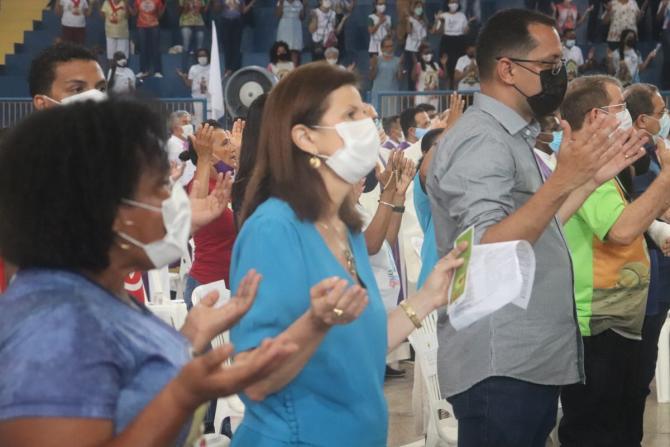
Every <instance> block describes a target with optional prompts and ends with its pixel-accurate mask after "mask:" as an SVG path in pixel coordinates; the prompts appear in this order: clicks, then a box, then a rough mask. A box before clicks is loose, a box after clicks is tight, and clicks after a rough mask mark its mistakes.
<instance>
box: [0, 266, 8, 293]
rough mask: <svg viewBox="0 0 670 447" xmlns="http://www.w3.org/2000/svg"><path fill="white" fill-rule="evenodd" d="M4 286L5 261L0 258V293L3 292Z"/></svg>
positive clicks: (5, 286) (5, 284) (5, 285)
mask: <svg viewBox="0 0 670 447" xmlns="http://www.w3.org/2000/svg"><path fill="white" fill-rule="evenodd" d="M6 288H7V283H6V278H5V263H4V262H3V261H2V259H0V293H2V292H4V291H5V289H6Z"/></svg>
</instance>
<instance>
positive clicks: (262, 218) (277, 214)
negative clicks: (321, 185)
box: [243, 197, 300, 229]
mask: <svg viewBox="0 0 670 447" xmlns="http://www.w3.org/2000/svg"><path fill="white" fill-rule="evenodd" d="M299 222H300V220H299V219H298V216H296V214H295V212H294V211H293V209H292V208H291V206H290V205H289V204H288V203H287V202H285V201H284V200H281V199H278V198H276V197H271V198H269V199H267V200H266V201H265V202H263V203H262V204H261V205H259V206H258V208H256V210H255V211H254V212H253V214H252V215H251V216H249V219H247V221H246V222H245V223H244V225H243V229H244V228H251V227H271V228H277V227H285V228H286V227H288V226H293V225H296V224H298V223H299Z"/></svg>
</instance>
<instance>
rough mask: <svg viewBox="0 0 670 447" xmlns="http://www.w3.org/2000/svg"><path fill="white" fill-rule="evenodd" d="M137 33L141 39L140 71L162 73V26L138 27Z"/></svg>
mask: <svg viewBox="0 0 670 447" xmlns="http://www.w3.org/2000/svg"><path fill="white" fill-rule="evenodd" d="M137 35H138V37H139V41H140V71H141V72H142V73H161V72H162V71H163V65H162V62H161V50H160V43H161V42H160V37H161V32H160V28H159V27H158V26H153V27H151V28H137Z"/></svg>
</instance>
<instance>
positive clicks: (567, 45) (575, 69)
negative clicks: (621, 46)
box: [562, 28, 596, 81]
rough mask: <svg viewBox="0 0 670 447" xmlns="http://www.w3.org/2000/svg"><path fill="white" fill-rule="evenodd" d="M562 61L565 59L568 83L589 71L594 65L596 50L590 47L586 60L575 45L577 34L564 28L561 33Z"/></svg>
mask: <svg viewBox="0 0 670 447" xmlns="http://www.w3.org/2000/svg"><path fill="white" fill-rule="evenodd" d="M562 40H563V59H565V69H566V70H567V72H568V81H572V80H573V79H576V78H577V77H578V76H579V75H580V74H583V72H584V71H586V70H590V69H591V68H593V67H594V66H595V65H596V60H595V58H596V48H595V46H594V47H591V49H590V50H589V54H588V57H587V59H586V60H584V53H583V52H582V49H581V48H579V46H578V45H577V33H576V32H575V30H574V29H571V28H566V29H565V31H563V39H562Z"/></svg>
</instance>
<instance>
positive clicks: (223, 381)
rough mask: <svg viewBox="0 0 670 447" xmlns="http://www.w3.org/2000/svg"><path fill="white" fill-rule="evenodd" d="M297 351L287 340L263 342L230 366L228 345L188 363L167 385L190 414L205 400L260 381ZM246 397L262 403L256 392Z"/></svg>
mask: <svg viewBox="0 0 670 447" xmlns="http://www.w3.org/2000/svg"><path fill="white" fill-rule="evenodd" d="M297 349H298V347H297V346H296V345H295V343H291V342H290V341H287V340H286V339H283V340H278V339H274V340H273V339H266V340H264V341H263V342H262V343H261V345H260V346H259V347H258V348H257V349H254V350H253V351H251V352H250V353H248V354H246V355H244V356H240V357H239V358H236V359H235V362H234V363H233V364H232V365H225V364H224V363H225V361H226V360H228V359H229V358H230V356H231V355H232V354H233V346H232V345H230V344H227V345H224V346H221V347H218V348H216V349H213V350H211V351H209V352H207V353H206V354H204V355H202V356H199V357H196V358H194V359H193V360H191V361H190V362H188V363H187V364H186V365H185V366H184V367H183V368H182V369H181V371H180V372H179V375H178V376H177V377H176V378H175V380H174V381H173V382H171V383H170V385H169V386H170V387H171V388H172V393H173V396H174V398H175V400H176V402H177V405H180V406H181V407H182V408H185V409H187V410H191V411H192V410H194V409H195V408H197V407H198V406H199V405H201V404H202V403H204V402H207V401H208V400H211V399H216V398H218V397H225V396H230V395H232V394H236V393H239V392H240V391H242V390H244V389H245V388H247V387H249V386H250V385H252V384H254V383H256V382H258V381H260V380H263V379H264V378H266V377H267V376H268V375H269V374H270V373H272V372H273V371H275V370H277V369H278V368H280V367H281V366H282V364H283V362H284V361H285V360H286V359H287V357H289V356H290V355H291V354H293V353H294V352H295V351H296V350H297ZM249 397H250V398H252V399H255V400H261V399H263V398H264V397H265V396H264V395H261V394H260V393H256V394H253V395H250V396H249Z"/></svg>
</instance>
